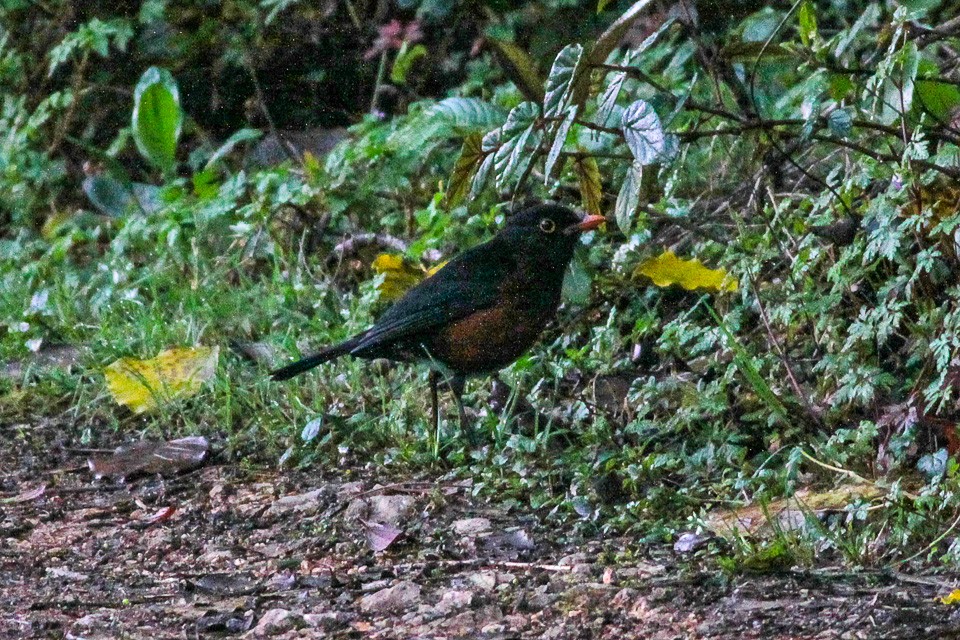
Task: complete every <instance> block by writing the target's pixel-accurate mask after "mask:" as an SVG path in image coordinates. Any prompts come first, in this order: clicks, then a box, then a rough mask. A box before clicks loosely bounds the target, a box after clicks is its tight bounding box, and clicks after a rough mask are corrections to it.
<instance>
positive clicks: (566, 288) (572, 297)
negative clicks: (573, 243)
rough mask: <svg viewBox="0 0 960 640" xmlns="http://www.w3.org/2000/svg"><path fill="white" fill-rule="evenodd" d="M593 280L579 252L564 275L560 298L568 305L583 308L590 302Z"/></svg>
mask: <svg viewBox="0 0 960 640" xmlns="http://www.w3.org/2000/svg"><path fill="white" fill-rule="evenodd" d="M591 283H592V278H591V277H590V272H589V271H587V267H586V265H584V260H583V256H581V255H580V252H577V253H575V254H574V256H573V260H571V261H570V266H569V267H567V271H566V273H564V274H563V288H562V289H561V290H560V297H561V298H563V301H564V302H566V303H567V304H575V305H580V306H583V305H585V304H587V303H588V302H590V285H591Z"/></svg>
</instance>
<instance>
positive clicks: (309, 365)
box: [270, 338, 357, 380]
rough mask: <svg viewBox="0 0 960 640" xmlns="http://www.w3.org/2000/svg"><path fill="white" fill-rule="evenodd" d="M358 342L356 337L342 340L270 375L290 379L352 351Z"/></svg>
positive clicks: (278, 378) (277, 378)
mask: <svg viewBox="0 0 960 640" xmlns="http://www.w3.org/2000/svg"><path fill="white" fill-rule="evenodd" d="M356 343H357V340H356V338H352V339H350V340H347V341H346V342H341V343H340V344H335V345H333V346H332V347H327V348H326V349H323V350H321V351H318V352H316V353H314V354H311V355H309V356H307V357H306V358H304V359H303V360H297V361H296V362H294V363H293V364H288V365H287V366H285V367H282V368H280V369H277V370H276V371H271V372H270V377H271V378H273V379H274V380H288V379H290V378H292V377H293V376H295V375H298V374H301V373H303V372H304V371H308V370H310V369H313V368H314V367H316V366H318V365H321V364H323V363H324V362H329V361H331V360H335V359H337V358H339V357H340V356H343V355H346V354H348V353H350V351H351V350H352V349H353V347H354V346H356Z"/></svg>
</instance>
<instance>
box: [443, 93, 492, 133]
mask: <svg viewBox="0 0 960 640" xmlns="http://www.w3.org/2000/svg"><path fill="white" fill-rule="evenodd" d="M428 114H429V116H430V117H431V118H437V119H439V120H441V121H443V122H444V123H445V124H447V125H448V126H450V127H451V129H452V130H453V133H455V134H457V135H469V134H471V133H486V132H487V131H490V129H493V128H494V127H499V126H500V125H501V124H503V119H504V114H503V111H502V110H501V109H500V108H499V107H497V106H496V105H492V104H490V103H489V102H485V101H483V100H478V99H477V98H446V99H444V100H441V101H440V102H438V103H437V104H435V105H433V107H431V108H430V111H429V112H428Z"/></svg>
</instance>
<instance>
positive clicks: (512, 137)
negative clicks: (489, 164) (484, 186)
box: [484, 102, 540, 189]
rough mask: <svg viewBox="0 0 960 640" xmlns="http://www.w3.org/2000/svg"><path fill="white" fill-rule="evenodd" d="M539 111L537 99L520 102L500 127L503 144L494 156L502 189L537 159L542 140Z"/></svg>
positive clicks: (498, 184) (517, 178)
mask: <svg viewBox="0 0 960 640" xmlns="http://www.w3.org/2000/svg"><path fill="white" fill-rule="evenodd" d="M537 113H538V111H537V105H535V104H534V103H532V102H524V103H522V104H519V105H517V106H516V107H514V108H513V110H511V111H510V114H509V115H508V116H507V121H506V122H505V123H504V124H503V127H501V128H500V135H499V141H500V148H499V149H497V151H496V155H495V156H494V171H495V173H496V180H497V188H498V189H504V188H506V187H508V186H510V185H513V184H515V183H516V181H517V180H519V179H520V177H521V176H522V175H523V174H524V173H525V172H526V169H527V167H528V166H529V164H530V162H531V161H532V160H533V156H534V153H533V152H534V150H535V149H536V147H537V146H538V145H539V142H540V136H539V132H538V131H536V129H535V126H536V118H537ZM484 142H486V140H484Z"/></svg>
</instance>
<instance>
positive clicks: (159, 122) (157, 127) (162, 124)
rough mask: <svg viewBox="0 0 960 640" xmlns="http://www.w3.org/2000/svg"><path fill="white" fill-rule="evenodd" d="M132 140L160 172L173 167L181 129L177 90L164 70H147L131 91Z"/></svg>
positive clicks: (178, 93)
mask: <svg viewBox="0 0 960 640" xmlns="http://www.w3.org/2000/svg"><path fill="white" fill-rule="evenodd" d="M131 125H132V128H133V139H134V142H136V145H137V149H138V150H139V151H140V154H141V155H142V156H143V157H144V158H145V159H146V160H147V161H149V162H150V163H151V164H153V165H154V166H156V167H157V168H159V169H160V170H161V171H164V172H167V171H170V170H171V169H172V168H173V164H174V162H175V160H176V158H175V156H176V152H177V141H178V140H179V139H180V132H181V129H182V128H183V111H182V109H181V108H180V91H179V89H178V88H177V83H176V81H175V80H174V79H173V76H172V75H170V72H169V71H167V70H166V69H160V68H159V67H150V68H149V69H147V70H146V71H145V72H144V74H143V75H142V76H140V81H139V82H137V86H136V89H134V92H133V116H132V121H131Z"/></svg>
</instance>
